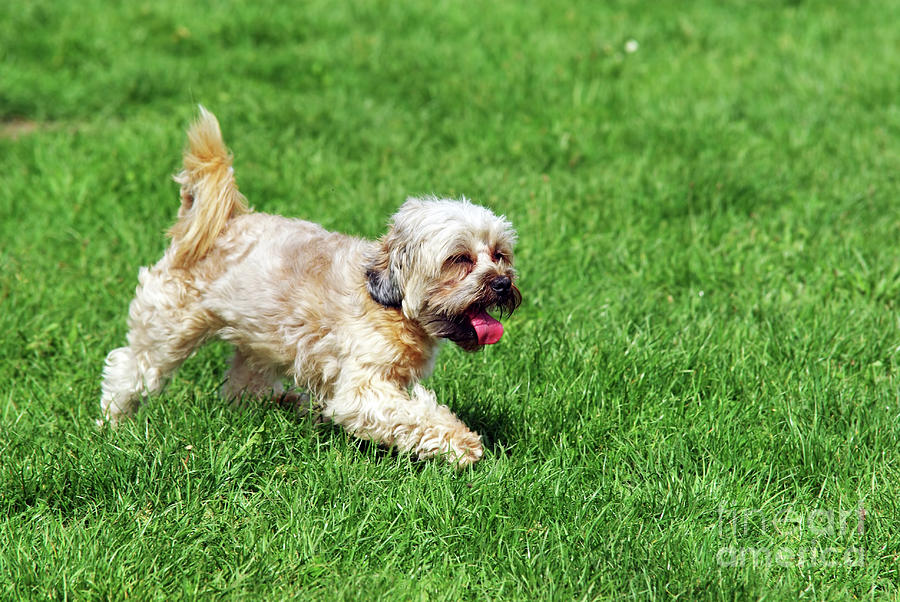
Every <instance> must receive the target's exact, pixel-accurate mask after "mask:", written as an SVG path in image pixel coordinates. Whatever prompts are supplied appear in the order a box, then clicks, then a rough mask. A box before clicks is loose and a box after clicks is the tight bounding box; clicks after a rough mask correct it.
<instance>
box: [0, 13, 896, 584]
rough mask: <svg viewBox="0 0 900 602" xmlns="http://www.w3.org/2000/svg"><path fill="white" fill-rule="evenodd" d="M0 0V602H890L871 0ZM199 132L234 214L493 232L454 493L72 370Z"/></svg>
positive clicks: (174, 386) (295, 429)
mask: <svg viewBox="0 0 900 602" xmlns="http://www.w3.org/2000/svg"><path fill="white" fill-rule="evenodd" d="M250 5H251V3H242V2H217V3H212V2H204V1H200V2H188V3H186V2H174V1H171V0H165V1H161V2H134V3H131V2H105V1H103V0H83V1H81V2H73V1H64V0H12V1H11V2H6V3H2V6H0V599H46V598H50V599H66V598H69V599H111V600H122V599H125V598H126V597H127V598H129V599H165V600H172V599H194V598H216V599H218V598H224V599H266V600H277V599H290V598H318V599H359V598H362V599H373V600H374V599H380V598H386V599H416V600H418V599H453V600H455V599H522V600H526V599H536V598H546V599H559V600H568V599H597V598H638V599H644V598H651V599H663V598H670V597H680V598H682V599H711V600H719V599H721V600H725V599H727V600H734V599H756V598H766V599H791V598H797V597H803V598H804V599H833V598H879V599H880V598H892V597H897V596H900V585H898V584H900V574H898V573H900V559H898V556H900V519H898V517H900V502H898V500H900V397H898V387H900V322H898V312H897V309H898V307H897V306H898V302H900V255H898V247H900V217H898V212H897V203H898V196H900V178H898V173H900V170H898V166H900V100H898V99H900V78H898V74H900V34H898V28H897V24H898V23H900V2H898V1H897V0H884V1H882V2H850V1H845V2H842V1H838V2H824V1H817V0H811V1H809V2H802V1H796V2H776V1H774V0H773V1H762V2H749V1H747V2H742V1H738V0H734V1H729V2H714V1H712V0H709V1H696V2H684V3H674V2H647V1H633V2H632V1H610V2H588V1H584V2H571V3H559V2H552V1H550V0H542V1H539V2H528V3H526V2H515V1H507V0H501V1H498V2H468V3H464V2H449V1H442V0H439V1H437V2H433V3H424V2H411V1H407V0H394V1H380V2H347V3H336V2H323V1H319V0H316V1H313V2H308V3H304V4H303V5H302V6H299V5H298V6H292V5H291V3H286V2H276V1H271V0H260V1H258V2H255V3H252V8H251V7H250ZM197 103H203V104H204V105H205V106H207V107H208V108H209V109H210V110H212V111H214V112H215V113H216V114H217V115H218V117H219V119H220V120H221V122H222V125H223V130H224V133H225V137H226V141H227V142H228V143H229V145H230V146H231V148H232V150H233V151H234V153H235V155H236V171H237V176H238V182H239V184H240V186H241V189H242V191H243V192H244V193H245V194H246V195H247V197H248V199H249V200H250V203H251V204H252V205H253V206H254V207H255V208H256V209H258V210H260V211H266V212H276V213H281V214H285V215H291V216H299V217H304V218H307V219H311V220H314V221H317V222H320V223H322V224H324V225H325V226H326V227H327V228H330V229H336V230H341V231H344V232H348V233H352V234H357V235H361V236H367V237H376V236H378V235H380V234H381V233H382V232H383V230H384V224H385V223H386V221H387V219H388V217H389V216H390V214H391V213H392V212H393V211H394V210H395V209H396V208H397V207H398V206H399V205H400V203H401V202H402V201H403V199H404V198H405V196H406V195H417V194H431V193H435V194H438V195H441V196H450V197H456V196H460V195H465V196H467V197H469V198H472V199H474V200H476V201H477V202H480V203H482V204H485V205H487V206H489V207H491V208H493V209H494V210H495V211H497V212H498V213H503V214H505V215H507V216H508V217H509V218H510V219H511V221H512V222H513V223H514V224H515V225H516V227H517V229H518V232H519V238H520V243H519V247H518V249H517V251H518V253H517V266H518V268H519V272H520V275H521V279H520V285H521V290H522V293H523V296H524V299H525V301H524V303H523V305H522V307H521V308H520V309H519V311H518V312H517V313H516V314H515V315H514V316H513V317H512V318H511V319H509V320H508V321H507V322H506V332H507V334H506V336H505V338H504V340H503V341H501V342H500V343H499V344H498V345H496V346H494V347H490V348H487V349H485V350H484V351H482V352H480V353H477V354H465V353H463V352H461V351H459V350H458V349H456V348H455V347H453V346H450V345H448V346H446V347H445V349H444V350H443V352H442V354H441V356H440V358H439V359H438V364H437V368H436V370H435V373H434V375H433V376H432V377H431V378H430V379H429V380H428V381H427V383H426V384H427V386H429V387H430V388H433V389H434V390H435V391H436V392H437V395H438V397H439V398H440V399H441V400H442V401H443V402H445V403H447V404H448V405H449V406H450V407H451V408H453V410H454V411H456V412H457V413H458V414H459V415H460V416H461V417H462V418H463V419H464V420H465V421H466V422H467V423H468V424H469V425H470V426H472V427H473V428H474V429H476V430H478V431H479V432H480V433H482V435H483V436H484V438H485V441H486V444H487V450H486V453H485V458H484V459H483V460H482V461H481V462H480V463H479V464H477V465H476V466H475V467H474V468H472V469H470V470H466V471H463V472H460V473H457V472H454V471H453V470H452V469H451V468H450V467H449V466H447V465H445V463H443V462H415V461H411V460H410V459H409V458H407V457H404V456H398V455H396V454H392V453H389V452H387V451H385V450H382V449H379V448H378V447H376V446H371V445H364V444H361V443H359V442H357V441H356V440H355V439H353V438H352V437H349V436H348V435H347V434H345V433H344V432H343V431H342V430H340V429H336V428H333V427H330V426H316V425H314V424H311V423H310V422H308V421H306V420H303V419H298V418H296V417H295V416H293V415H291V414H289V413H286V412H284V411H279V410H271V409H269V410H267V409H265V408H261V407H252V408H248V409H242V410H239V409H233V408H231V407H228V406H227V405H225V404H223V403H222V402H221V401H220V400H219V399H218V397H217V390H218V387H219V385H220V379H221V375H222V371H223V367H224V363H225V361H226V359H227V357H228V354H229V349H228V348H227V347H226V346H224V345H222V344H213V345H210V346H207V347H205V348H203V349H202V350H200V351H199V352H198V353H197V354H196V355H195V356H194V357H193V358H192V359H191V360H189V361H188V362H187V363H186V364H185V365H184V367H183V368H182V370H181V371H180V372H178V374H177V376H176V377H175V378H174V379H173V381H172V382H171V383H170V385H169V386H168V388H167V389H165V391H164V392H163V393H162V394H160V395H158V396H156V397H154V398H153V399H151V400H149V401H148V403H147V404H146V405H145V407H144V409H142V410H141V412H140V413H139V415H138V416H137V418H136V419H135V420H134V421H133V422H131V423H128V424H126V425H124V426H122V427H121V428H120V429H118V430H117V431H115V432H110V431H109V430H108V429H107V430H98V429H97V428H95V426H94V420H95V419H96V418H97V417H98V415H99V385H100V372H101V368H102V365H103V358H104V357H105V355H106V353H107V352H108V351H109V350H110V349H112V348H114V347H118V346H120V345H121V344H122V343H123V341H124V336H125V316H126V313H127V306H128V302H129V300H130V299H131V296H132V294H133V291H134V287H135V285H136V281H137V278H136V275H137V269H138V267H139V266H140V265H146V264H148V263H151V262H154V261H156V259H157V258H158V257H159V256H160V255H161V253H162V250H163V249H164V247H165V245H166V240H165V238H164V235H163V232H164V231H165V229H166V228H167V227H168V225H169V224H170V223H171V222H172V220H173V219H174V217H175V212H176V209H177V205H178V199H177V187H176V185H175V184H174V183H173V182H172V181H171V175H172V174H173V173H174V172H175V171H176V169H177V168H178V165H179V159H180V151H181V148H182V146H183V144H184V129H185V127H186V126H187V124H188V122H189V121H190V120H191V118H192V117H193V116H194V115H195V111H196V104H197Z"/></svg>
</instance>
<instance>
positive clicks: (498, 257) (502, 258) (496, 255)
mask: <svg viewBox="0 0 900 602" xmlns="http://www.w3.org/2000/svg"><path fill="white" fill-rule="evenodd" d="M494 261H496V262H497V263H500V262H501V261H506V255H504V254H503V253H501V252H500V251H497V252H496V253H494Z"/></svg>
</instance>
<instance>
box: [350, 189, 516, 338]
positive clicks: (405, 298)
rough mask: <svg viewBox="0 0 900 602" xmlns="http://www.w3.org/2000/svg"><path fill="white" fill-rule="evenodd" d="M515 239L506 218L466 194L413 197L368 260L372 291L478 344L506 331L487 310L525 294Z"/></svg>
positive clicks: (507, 306)
mask: <svg viewBox="0 0 900 602" xmlns="http://www.w3.org/2000/svg"><path fill="white" fill-rule="evenodd" d="M515 241H516V233H515V231H514V230H513V228H512V224H510V223H509V222H508V221H507V220H506V219H505V218H503V217H497V216H496V215H494V214H493V213H491V212H490V211H489V210H487V209H485V208H484V207H480V206H478V205H473V204H472V203H470V202H469V201H467V200H465V199H463V200H461V201H449V200H439V199H433V198H432V199H408V200H407V201H406V203H404V204H403V206H402V207H400V210H399V211H397V213H396V214H395V215H394V217H393V220H392V222H391V225H390V229H389V230H388V232H387V234H385V235H384V237H382V238H381V240H380V241H379V242H378V247H377V250H376V252H375V255H374V256H373V257H371V258H370V260H369V263H368V265H367V266H366V281H367V287H368V289H369V294H370V295H371V296H372V298H373V299H375V301H377V302H378V303H381V304H382V305H385V306H388V307H397V308H401V309H402V311H403V313H404V314H405V315H406V316H407V317H408V318H410V319H412V320H416V321H417V322H418V323H419V324H421V325H422V327H423V328H424V329H425V331H426V332H428V334H430V335H431V336H434V337H442V338H446V339H450V340H451V341H453V342H454V343H456V344H457V345H459V346H460V347H462V348H463V349H465V350H466V351H474V350H476V349H479V348H481V346H483V345H489V344H491V343H496V342H497V341H499V340H500V337H501V336H502V335H503V326H501V325H500V322H498V321H497V320H496V319H495V318H493V317H492V316H491V315H490V314H488V310H491V309H496V310H498V311H499V312H500V315H501V317H502V315H503V314H504V313H506V314H511V313H512V312H513V310H515V309H516V308H517V307H518V306H519V303H521V301H522V295H521V294H520V293H519V289H517V288H516V285H515V279H516V271H515V270H514V269H513V245H514V244H515Z"/></svg>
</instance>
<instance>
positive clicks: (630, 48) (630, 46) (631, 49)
mask: <svg viewBox="0 0 900 602" xmlns="http://www.w3.org/2000/svg"><path fill="white" fill-rule="evenodd" d="M638 48H640V45H639V44H638V43H637V40H634V39H631V40H628V41H627V42H625V52H627V53H628V54H632V53H635V52H637V51H638Z"/></svg>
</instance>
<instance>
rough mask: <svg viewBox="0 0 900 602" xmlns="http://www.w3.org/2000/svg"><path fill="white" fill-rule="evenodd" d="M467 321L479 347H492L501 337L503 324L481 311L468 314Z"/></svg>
mask: <svg viewBox="0 0 900 602" xmlns="http://www.w3.org/2000/svg"><path fill="white" fill-rule="evenodd" d="M469 321H470V322H471V323H472V328H474V329H475V333H476V334H478V344H479V345H493V344H494V343H496V342H497V341H499V340H500V337H502V336H503V324H501V323H500V322H498V321H497V320H495V319H494V318H492V317H491V315H490V314H489V313H488V312H486V311H484V310H483V309H482V310H481V311H478V312H473V313H471V314H469Z"/></svg>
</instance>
